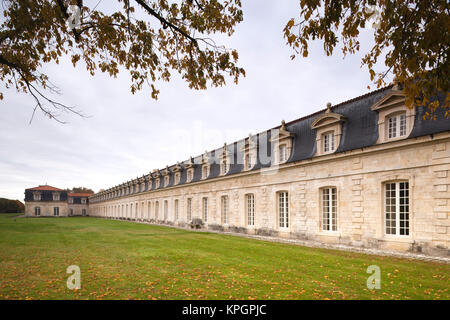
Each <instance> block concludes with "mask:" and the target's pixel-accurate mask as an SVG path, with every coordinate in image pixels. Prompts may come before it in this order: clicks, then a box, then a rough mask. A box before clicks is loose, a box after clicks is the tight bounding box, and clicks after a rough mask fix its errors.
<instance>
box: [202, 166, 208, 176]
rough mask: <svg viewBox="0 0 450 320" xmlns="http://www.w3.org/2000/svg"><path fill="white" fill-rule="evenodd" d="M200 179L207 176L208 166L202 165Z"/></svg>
mask: <svg viewBox="0 0 450 320" xmlns="http://www.w3.org/2000/svg"><path fill="white" fill-rule="evenodd" d="M202 173H203V174H202V179H206V178H208V176H209V165H206V164H205V165H204V166H203V171H202Z"/></svg>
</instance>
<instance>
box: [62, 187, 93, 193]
mask: <svg viewBox="0 0 450 320" xmlns="http://www.w3.org/2000/svg"><path fill="white" fill-rule="evenodd" d="M66 191H67V192H70V193H94V191H93V190H92V189H89V188H85V187H73V188H72V189H66Z"/></svg>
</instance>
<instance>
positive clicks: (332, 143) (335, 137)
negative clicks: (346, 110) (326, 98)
mask: <svg viewBox="0 0 450 320" xmlns="http://www.w3.org/2000/svg"><path fill="white" fill-rule="evenodd" d="M344 121H345V118H344V116H342V115H341V114H339V113H335V112H332V111H331V103H327V110H326V111H325V113H323V114H322V115H321V116H319V117H318V118H317V119H316V120H314V121H313V123H312V124H311V128H312V129H313V130H316V150H317V151H316V155H318V156H320V155H324V154H329V153H333V152H335V151H336V150H337V148H338V146H339V143H340V141H341V136H342V123H343V122H344Z"/></svg>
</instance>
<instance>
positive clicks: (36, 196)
mask: <svg viewBox="0 0 450 320" xmlns="http://www.w3.org/2000/svg"><path fill="white" fill-rule="evenodd" d="M33 199H34V201H41V193H40V192H35V193H33Z"/></svg>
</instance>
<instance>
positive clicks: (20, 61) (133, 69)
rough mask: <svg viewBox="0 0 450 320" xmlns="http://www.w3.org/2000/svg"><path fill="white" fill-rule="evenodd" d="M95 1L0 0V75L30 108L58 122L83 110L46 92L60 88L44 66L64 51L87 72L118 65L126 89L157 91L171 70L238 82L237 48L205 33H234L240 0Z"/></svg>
mask: <svg viewBox="0 0 450 320" xmlns="http://www.w3.org/2000/svg"><path fill="white" fill-rule="evenodd" d="M96 2H97V1H95V2H94V1H92V4H91V5H90V6H88V5H86V4H85V3H84V1H82V0H77V1H63V0H3V1H2V4H3V16H4V17H3V18H4V19H2V21H3V22H2V23H1V25H0V81H2V82H4V83H5V84H6V86H7V88H10V87H13V88H15V89H17V90H18V91H20V92H25V93H29V94H31V95H32V96H33V98H34V101H35V102H36V106H35V109H34V111H36V109H40V110H41V111H43V112H44V113H45V114H46V115H47V116H49V117H50V118H53V119H55V120H57V121H60V122H63V121H62V120H61V118H60V116H61V111H66V112H75V113H78V114H80V113H79V111H78V110H76V109H75V108H74V107H69V106H67V105H64V104H62V103H59V102H57V101H55V100H53V99H51V98H50V96H49V94H48V93H49V91H50V92H53V93H55V92H56V93H57V92H59V91H58V88H57V87H56V86H55V85H54V84H52V83H51V81H50V79H49V77H48V75H46V74H45V73H43V72H42V70H41V69H42V66H43V64H45V63H49V62H56V63H59V61H60V58H61V56H63V55H70V57H71V60H72V63H73V65H74V66H76V65H77V63H79V61H80V60H81V61H83V62H84V64H85V66H86V68H87V70H88V71H89V73H90V74H91V75H94V74H95V72H96V71H98V70H100V71H102V72H105V73H108V74H109V75H110V76H113V77H115V76H117V74H118V72H119V68H120V67H123V68H125V69H126V70H128V71H129V73H130V76H131V82H132V84H131V92H132V93H135V92H136V91H138V90H141V89H142V87H143V85H144V84H146V83H147V84H148V85H149V86H150V87H151V90H152V97H153V98H154V99H157V96H158V93H159V91H158V90H157V88H156V87H155V85H154V83H155V81H157V80H163V81H169V80H170V78H171V76H172V73H174V72H177V73H179V74H180V75H181V77H182V78H183V79H184V80H185V81H186V82H187V83H188V85H189V87H190V88H194V89H205V88H206V87H207V85H208V84H210V85H212V86H221V85H223V84H225V77H226V76H230V77H232V78H233V80H234V82H236V83H237V82H238V79H239V77H240V76H242V75H245V71H244V69H242V68H240V67H238V66H237V60H238V54H237V52H236V51H235V50H231V49H227V48H225V47H224V46H220V45H217V44H216V43H215V42H214V40H213V39H212V38H211V37H210V36H211V35H212V34H215V33H221V34H226V35H231V34H232V33H233V31H234V27H235V25H236V24H237V23H239V22H241V21H242V18H243V15H242V11H241V9H240V7H241V3H240V0H223V1H222V0H181V1H168V0H115V1H108V3H107V5H108V6H113V7H114V6H116V7H117V10H113V12H106V10H101V9H99V8H100V7H102V5H100V6H97V5H98V4H99V3H97V5H95V3H96ZM74 5H75V6H77V7H76V8H79V9H80V13H81V17H80V18H81V19H80V24H79V25H76V24H73V22H76V20H75V19H73V17H74V16H75V15H74V14H72V12H74V11H73V10H72V11H71V10H70V9H73V7H69V6H74ZM68 22H70V23H72V24H70V23H68ZM2 98H3V95H2V94H1V93H0V99H2ZM33 115H34V112H33Z"/></svg>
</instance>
